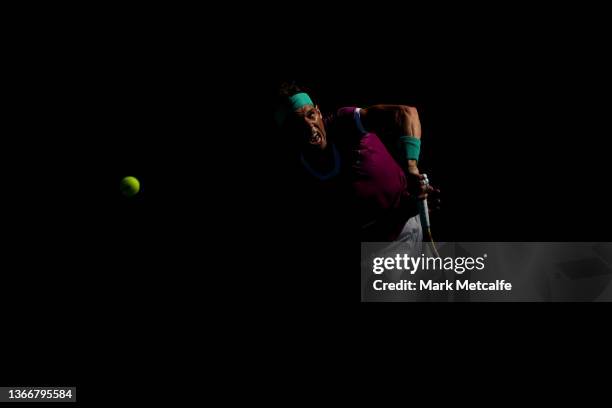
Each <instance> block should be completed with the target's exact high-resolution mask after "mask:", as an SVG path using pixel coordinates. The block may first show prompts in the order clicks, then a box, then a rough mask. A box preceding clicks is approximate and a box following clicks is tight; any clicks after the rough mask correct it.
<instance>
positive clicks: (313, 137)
mask: <svg viewBox="0 0 612 408" xmlns="http://www.w3.org/2000/svg"><path fill="white" fill-rule="evenodd" d="M291 122H292V129H293V131H294V132H295V134H296V135H297V136H298V137H299V138H300V139H299V140H300V145H302V146H305V147H309V148H312V149H315V150H325V149H326V148H327V132H326V131H325V125H324V124H323V115H321V111H320V110H319V108H318V107H316V106H312V105H305V106H303V107H301V108H300V109H298V110H296V111H295V112H294V115H293V118H292V121H291Z"/></svg>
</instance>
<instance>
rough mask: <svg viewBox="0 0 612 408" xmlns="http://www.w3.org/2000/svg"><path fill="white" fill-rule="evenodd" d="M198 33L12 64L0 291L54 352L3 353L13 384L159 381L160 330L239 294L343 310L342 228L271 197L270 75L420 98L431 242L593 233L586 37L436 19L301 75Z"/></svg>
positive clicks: (601, 135) (602, 148) (593, 106)
mask: <svg viewBox="0 0 612 408" xmlns="http://www.w3.org/2000/svg"><path fill="white" fill-rule="evenodd" d="M432 31H433V30H430V31H428V32H427V34H428V35H432V36H433V34H432ZM280 32H281V33H282V31H280ZM358 32H362V31H361V29H360V31H358ZM381 33H382V34H385V33H387V32H386V31H381ZM387 34H388V33H387ZM454 34H456V32H455V33H454ZM145 37H146V35H144V34H143V35H141V36H140V38H145ZM381 37H382V38H383V39H384V38H389V37H388V36H384V35H382V36H381ZM381 37H377V39H379V38H381ZM206 38H207V40H206V41H205V42H204V43H205V46H204V47H203V48H205V51H206V52H201V53H198V55H195V56H194V51H193V50H194V48H191V47H190V46H188V45H187V44H185V43H184V42H175V43H173V44H170V45H169V44H165V45H164V46H161V47H160V46H159V44H160V43H161V42H157V44H156V45H150V46H144V45H143V43H145V42H143V41H130V42H125V41H124V40H121V41H116V42H115V45H116V46H115V47H108V48H105V51H104V52H103V53H91V54H90V55H86V57H85V58H79V59H78V61H79V63H78V64H74V63H73V61H74V54H72V53H70V55H68V56H65V55H60V54H59V53H58V52H59V51H58V50H57V48H53V49H52V51H51V53H50V55H52V56H53V59H51V60H49V59H45V58H40V59H38V60H37V61H38V63H25V64H24V67H23V68H25V69H21V68H22V67H19V69H18V70H19V71H20V72H19V75H15V76H14V77H13V78H14V79H15V81H14V82H15V85H16V86H17V88H18V92H17V94H18V97H15V99H14V103H13V106H14V107H15V108H16V109H15V111H16V113H15V114H14V115H13V118H15V119H16V121H15V123H14V125H13V126H14V127H13V129H12V130H11V131H10V134H11V136H9V137H7V145H6V149H5V151H4V152H3V156H4V157H5V160H4V161H3V162H2V168H3V176H4V191H5V204H6V208H5V214H6V223H5V228H4V232H5V235H6V237H7V241H6V243H5V251H4V254H5V262H6V265H9V266H8V267H7V268H9V267H10V268H13V269H12V273H7V274H6V275H5V276H6V279H5V281H4V283H3V288H4V289H3V290H4V291H3V297H2V306H3V311H4V313H5V316H7V318H10V319H13V320H14V319H17V321H19V319H23V318H29V319H31V318H32V317H34V318H36V321H37V322H38V324H39V325H40V326H37V327H35V328H30V329H29V330H28V329H27V328H24V329H23V330H21V331H18V332H16V333H17V334H15V335H14V336H11V337H7V339H8V340H11V343H12V345H11V346H12V347H13V349H14V350H18V351H28V350H38V351H40V350H43V351H44V350H52V351H53V354H52V356H54V358H52V359H49V360H45V361H43V362H41V361H40V360H39V359H38V356H39V355H32V354H29V356H30V358H26V360H23V358H24V356H26V357H27V355H24V354H23V353H19V352H16V353H15V354H14V355H13V356H14V357H15V359H14V364H10V365H9V364H8V363H9V362H7V365H6V367H7V368H6V372H7V373H12V374H11V376H12V381H14V382H15V383H17V382H19V383H21V384H23V383H40V382H42V383H46V384H49V383H57V384H66V383H70V384H77V385H78V386H81V387H83V388H82V389H84V390H85V392H88V391H89V392H90V396H91V395H92V394H93V393H94V392H95V391H96V390H97V389H98V388H99V385H100V384H105V383H107V382H108V383H122V384H128V383H130V381H132V380H133V379H134V378H137V380H136V381H141V382H145V380H148V379H153V380H159V379H160V378H167V377H168V375H169V374H168V373H176V371H173V370H164V371H163V372H161V373H160V372H159V371H156V367H159V366H161V365H163V364H164V363H169V364H173V363H174V362H176V361H183V360H185V359H187V358H188V356H186V355H185V354H186V353H187V352H186V351H185V350H189V349H190V347H189V346H194V344H190V342H189V340H185V341H181V346H180V347H176V346H175V343H172V342H169V343H168V344H171V346H170V348H171V349H172V353H170V354H169V353H168V348H166V347H163V346H162V345H160V341H161V342H162V343H163V342H164V341H165V340H163V339H166V338H167V336H168V335H172V336H173V338H175V339H176V338H180V339H192V340H191V341H193V342H197V341H199V339H200V338H201V337H198V336H197V335H196V332H198V331H200V330H201V329H202V328H203V327H204V328H207V327H208V325H209V322H210V321H214V320H215V316H216V317H217V318H219V317H220V316H221V315H222V314H223V312H227V311H228V309H230V308H231V307H232V306H233V307H236V306H237V305H238V308H239V309H240V312H239V314H240V315H241V316H243V317H244V316H245V315H250V313H249V311H248V309H250V307H252V306H257V305H260V304H264V305H271V306H272V307H271V308H269V309H268V308H266V309H265V312H263V313H262V314H261V315H259V317H262V316H267V317H277V316H278V317H280V314H281V311H282V310H281V309H285V308H288V307H298V308H299V307H302V308H304V307H305V308H307V309H308V310H312V311H315V310H317V306H319V307H320V306H323V307H324V308H325V313H326V314H328V315H331V316H332V317H334V318H335V317H338V320H342V319H346V318H347V314H346V313H345V311H346V309H343V312H342V313H340V314H339V315H335V314H334V312H332V311H330V310H331V308H329V306H330V305H331V304H335V305H338V304H350V303H358V301H359V299H358V297H357V296H358V295H357V294H358V287H359V286H358V285H359V282H358V278H357V277H356V275H355V278H354V285H353V286H352V287H351V286H349V284H347V279H349V278H347V277H348V276H350V275H351V270H357V268H353V267H352V266H350V265H353V263H352V262H354V263H355V264H356V263H357V259H358V254H359V243H358V242H356V241H348V242H338V243H335V246H333V247H331V248H321V245H318V244H317V243H318V238H319V237H318V236H317V235H307V236H303V235H300V233H299V231H289V233H288V231H287V230H290V229H291V228H290V227H291V225H292V223H293V222H294V220H298V219H299V217H300V214H299V213H297V212H295V211H294V208H293V207H292V206H290V205H285V203H284V200H283V197H284V194H283V191H284V190H283V185H285V183H291V177H290V174H285V173H283V171H282V166H281V167H280V169H279V165H282V164H283V163H284V162H285V160H286V159H285V157H284V155H285V152H286V151H285V150H284V149H283V146H284V144H283V143H282V141H279V140H278V139H277V138H276V136H274V129H273V123H272V121H271V116H270V115H271V112H272V110H273V106H272V103H271V101H272V100H273V96H272V95H273V93H274V88H275V85H276V83H277V79H278V77H283V78H287V79H289V78H295V79H298V80H299V79H300V78H302V79H303V82H305V83H306V84H307V85H308V86H309V87H310V88H311V89H312V93H313V97H314V98H316V99H317V100H319V103H320V104H321V107H322V108H323V110H329V109H334V108H337V107H340V106H343V105H361V106H366V105H368V104H371V103H406V104H411V105H414V106H416V107H417V108H418V109H419V111H420V114H421V119H422V122H423V129H424V136H423V140H424V145H423V160H422V168H423V170H424V171H426V172H427V173H428V174H429V175H430V178H431V179H432V181H433V182H434V183H436V184H437V185H439V187H440V188H441V189H442V191H443V195H442V200H443V203H442V210H441V211H440V212H439V213H438V214H435V215H433V216H432V223H433V226H434V236H435V238H436V239H437V240H456V241H466V240H473V241H549V240H550V241H597V240H603V241H609V240H610V236H609V234H610V231H611V229H610V226H611V225H610V221H611V220H610V217H609V215H608V209H609V208H610V199H609V198H608V194H607V190H608V188H609V187H608V185H609V183H608V181H607V177H608V173H609V172H608V170H607V166H606V164H607V161H608V157H607V156H608V150H607V148H606V141H607V137H608V129H609V123H608V122H609V121H608V117H609V102H608V101H607V100H606V98H605V96H607V94H608V93H609V80H608V77H607V75H606V74H605V73H606V69H605V65H604V64H603V63H602V62H601V61H600V60H599V59H600V58H599V53H598V52H596V50H594V52H592V53H590V52H585V51H588V49H587V50H584V49H583V52H582V53H581V54H576V53H572V52H570V50H569V49H568V47H569V46H570V45H571V43H570V42H567V41H559V46H558V48H556V49H555V48H551V46H550V45H548V43H546V44H547V45H546V46H544V45H543V44H544V43H542V42H540V43H537V44H532V43H531V41H525V44H532V45H533V47H532V48H525V47H521V46H510V45H511V44H510V43H509V42H499V41H498V42H496V43H495V46H494V47H490V46H487V45H485V44H481V46H480V47H475V46H474V44H473V43H472V42H469V41H465V42H463V41H459V40H457V38H456V37H453V36H450V35H449V36H447V37H446V41H444V43H445V45H446V46H445V47H443V48H441V47H439V46H438V45H439V44H434V45H431V46H430V47H429V52H428V53H420V52H417V51H416V50H415V49H413V48H411V47H408V46H407V44H410V39H409V36H407V35H406V34H405V33H404V34H403V36H402V37H399V38H400V39H401V41H400V43H401V44H402V47H395V46H394V45H392V44H391V43H386V44H387V45H386V46H385V45H383V46H381V42H380V41H372V42H371V43H370V42H365V43H360V42H358V41H354V40H353V39H352V38H354V37H352V36H351V37H349V39H348V40H344V41H340V40H336V39H335V38H336V37H335V36H333V35H331V34H330V35H329V36H324V38H325V40H324V41H322V44H321V48H322V50H321V49H314V50H313V49H310V48H303V49H301V50H302V51H303V52H302V53H301V58H300V59H299V61H300V62H299V64H291V63H289V65H291V66H292V68H295V67H296V66H300V67H303V68H305V69H304V70H303V71H305V72H291V71H288V70H283V69H282V68H281V67H282V66H284V65H285V64H286V63H288V62H289V61H293V60H292V59H291V58H290V57H289V56H288V55H286V53H285V50H287V49H288V47H286V46H284V45H283V46H280V45H278V44H277V46H270V42H268V41H265V40H263V39H262V40H261V41H260V42H256V41H253V44H255V45H258V47H249V46H250V45H252V44H251V43H248V44H244V43H242V44H241V47H239V48H236V47H235V46H234V44H227V45H215V42H214V41H212V40H211V39H210V37H206ZM478 38H480V37H478ZM156 39H157V38H156ZM472 39H473V38H472ZM242 41H247V40H246V39H244V37H243V40H242ZM349 42H350V43H351V44H354V45H359V47H357V48H358V49H359V52H355V50H353V48H352V47H350V50H349V49H348V48H349V47H348V46H347V48H346V49H345V48H344V44H345V43H346V44H348V43H349ZM275 44H276V43H275ZM383 44H385V43H384V42H383ZM200 45H201V44H200ZM262 45H263V46H264V47H263V48H265V49H262V47H260V46H262ZM373 45H376V46H375V47H374V46H373ZM455 46H456V47H455ZM217 47H218V48H220V49H221V50H222V52H221V53H219V54H214V55H213V54H212V50H211V48H215V51H216V48H217ZM425 48H427V47H425ZM579 48H580V47H579V46H578V47H576V49H579ZM542 49H544V50H545V52H542ZM196 50H197V49H196ZM364 50H365V51H364ZM449 50H455V51H454V52H449ZM363 53H366V56H365V57H364V56H363ZM86 54H87V53H86ZM415 55H417V57H415ZM570 55H571V57H570ZM40 61H44V62H45V63H44V64H41V62H40ZM49 61H54V63H49ZM310 61H314V62H312V65H313V66H314V67H315V68H313V69H310V68H311V67H310ZM68 66H69V67H71V68H70V69H68V68H66V67H68ZM277 72H278V75H276V76H275V75H274V74H276V73H277ZM601 96H604V98H603V100H602V99H601ZM11 113H12V112H11ZM270 135H272V136H270ZM276 142H278V143H276ZM271 174H273V175H274V177H271V176H270V175H271ZM126 175H133V176H136V177H138V178H139V179H140V180H141V182H142V188H143V189H142V192H141V194H140V195H139V196H137V197H135V198H133V199H126V198H124V197H122V196H121V194H120V192H119V188H118V184H119V181H120V179H121V178H122V177H123V176H126ZM211 241H212V242H213V243H214V245H212V244H211V243H210V242H211ZM324 241H325V240H324V239H323V242H324ZM326 244H327V243H326ZM347 259H351V260H354V261H351V260H348V261H347ZM229 260H231V261H232V262H237V263H238V266H237V267H236V266H232V267H228V262H229ZM217 262H221V263H222V266H221V267H220V266H219V265H218V264H217ZM259 269H264V270H266V271H268V272H267V273H266V274H258V273H257V270H259ZM321 275H324V276H326V277H327V282H328V285H327V286H325V287H322V285H321V284H320V279H319V276H321ZM218 283H224V284H226V285H235V288H236V290H235V291H233V290H232V291H229V292H228V291H227V290H226V289H219V288H220V286H217V284H218ZM353 293H354V295H353ZM242 305H245V306H242ZM202 308H204V309H206V312H207V313H205V314H200V310H201V309H202ZM270 312H272V313H270ZM251 313H254V312H253V311H251ZM256 314H257V313H256ZM211 315H212V317H211ZM39 316H44V317H45V319H41V318H39ZM58 320H59V321H60V322H65V324H64V325H60V326H59V327H58V323H57V322H58ZM281 320H283V321H284V322H285V323H287V322H288V321H289V320H291V318H289V320H287V319H285V318H282V317H281ZM231 321H233V320H231V319H229V320H227V321H226V322H231ZM193 339H197V340H193ZM162 350H163V351H162ZM181 351H182V352H183V353H185V354H181ZM175 352H176V353H177V354H178V357H177V354H175ZM65 355H69V356H71V357H70V358H69V359H68V361H66V360H65V359H62V356H65ZM192 357H193V356H191V355H190V356H189V358H192ZM11 363H13V361H11ZM9 367H10V368H9ZM17 372H20V373H21V372H22V373H23V375H16V374H15V375H13V374H14V373H17ZM102 373H104V374H102ZM108 373H111V375H110V376H108V375H107V374H108ZM32 376H34V378H33V377H32ZM28 379H29V380H28ZM109 379H111V380H109ZM94 398H95V397H94Z"/></svg>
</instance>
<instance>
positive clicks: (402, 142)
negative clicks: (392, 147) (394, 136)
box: [399, 136, 421, 161]
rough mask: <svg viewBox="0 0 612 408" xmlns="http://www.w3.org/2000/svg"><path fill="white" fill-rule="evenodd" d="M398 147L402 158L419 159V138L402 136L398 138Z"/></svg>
mask: <svg viewBox="0 0 612 408" xmlns="http://www.w3.org/2000/svg"><path fill="white" fill-rule="evenodd" d="M399 147H400V153H401V155H402V158H405V159H408V160H416V161H418V160H419V156H420V155H421V140H420V139H417V138H416V137H413V136H402V137H400V138H399Z"/></svg>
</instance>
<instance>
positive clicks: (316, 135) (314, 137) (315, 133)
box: [308, 127, 323, 145]
mask: <svg viewBox="0 0 612 408" xmlns="http://www.w3.org/2000/svg"><path fill="white" fill-rule="evenodd" d="M322 142H323V137H322V136H321V132H319V130H318V129H317V128H315V127H313V128H311V129H310V135H309V137H308V143H310V144H313V145H320V144H321V143H322Z"/></svg>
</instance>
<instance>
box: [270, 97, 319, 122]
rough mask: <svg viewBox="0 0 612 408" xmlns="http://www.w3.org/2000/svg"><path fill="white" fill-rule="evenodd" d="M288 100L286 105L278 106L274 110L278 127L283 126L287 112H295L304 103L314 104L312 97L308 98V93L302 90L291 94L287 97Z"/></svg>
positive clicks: (304, 104)
mask: <svg viewBox="0 0 612 408" xmlns="http://www.w3.org/2000/svg"><path fill="white" fill-rule="evenodd" d="M288 102H289V105H288V106H284V105H283V106H281V107H279V108H278V110H277V111H276V114H275V115H274V119H275V120H276V124H277V125H278V126H279V127H282V126H283V124H284V123H285V121H286V120H287V116H289V114H291V113H292V112H295V111H296V110H298V109H301V108H303V107H304V106H306V105H312V106H314V103H313V102H312V99H310V96H308V94H307V93H304V92H302V93H298V94H295V95H293V96H292V97H290V98H289V100H288Z"/></svg>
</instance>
